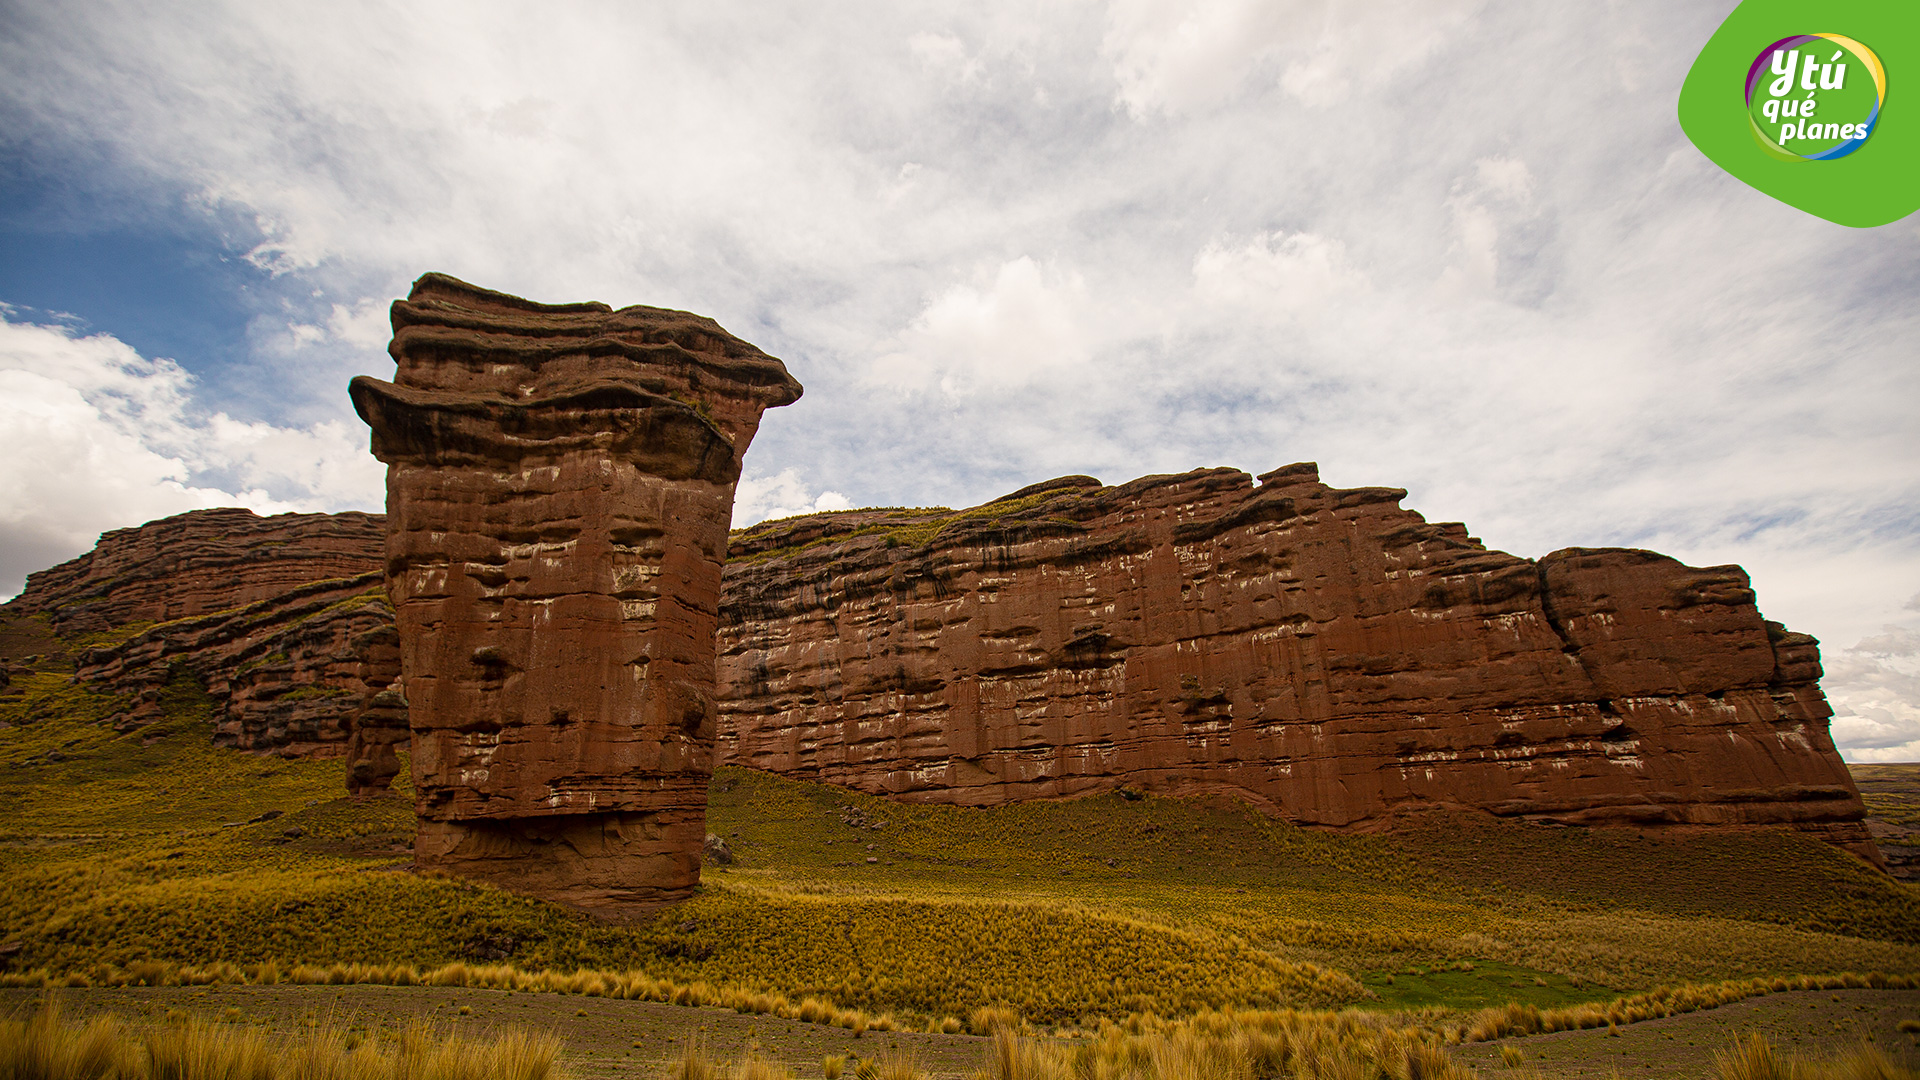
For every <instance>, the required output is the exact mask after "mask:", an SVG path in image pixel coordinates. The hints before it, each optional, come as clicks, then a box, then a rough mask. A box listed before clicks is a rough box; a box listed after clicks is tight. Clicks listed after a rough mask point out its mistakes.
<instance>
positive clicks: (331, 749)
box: [6, 508, 404, 790]
mask: <svg viewBox="0 0 1920 1080" xmlns="http://www.w3.org/2000/svg"><path fill="white" fill-rule="evenodd" d="M384 526H385V521H384V519H383V518H382V517H380V516H379V515H377V514H359V513H348V514H280V515H276V516H273V517H266V518H262V517H257V516H255V515H254V514H253V513H252V512H251V511H248V510H242V509H231V508H223V509H216V510H195V511H192V512H190V513H186V514H179V515H176V516H174V517H170V518H163V519H161V520H159V521H154V522H149V523H148V524H146V525H142V526H140V527H138V528H133V529H118V530H115V531H113V532H109V533H106V534H104V535H103V536H101V538H100V543H99V545H98V546H97V547H95V548H94V549H93V550H92V551H91V552H88V553H87V554H86V555H83V556H81V557H80V558H78V559H74V560H72V561H70V562H66V563H62V564H61V565H59V566H56V567H54V568H53V569H51V570H46V571H42V572H41V573H38V574H34V575H31V576H30V577H29V578H28V579H27V587H26V589H25V590H23V591H22V592H21V594H20V595H19V596H18V597H16V598H15V599H14V600H13V601H11V602H10V603H9V604H7V605H6V611H7V613H8V614H9V615H16V616H21V615H35V614H40V615H44V616H46V618H47V619H48V620H49V622H50V623H51V624H52V626H53V627H55V628H57V629H58V630H59V632H61V633H62V634H65V635H69V636H78V637H79V638H80V639H81V640H83V641H85V640H87V639H88V638H89V637H93V638H100V639H103V640H101V642H100V643H98V644H95V645H93V646H92V647H89V648H84V649H82V650H80V651H79V654H78V657H77V677H78V678H79V679H81V680H82V681H84V682H87V683H91V684H93V685H95V686H97V687H99V688H100V689H102V690H104V691H106V692H108V693H113V694H117V695H121V696H122V697H123V699H124V701H125V707H124V708H123V709H122V710H121V711H120V712H118V713H116V714H115V715H114V716H112V717H111V718H110V719H111V721H112V722H113V723H114V725H115V726H116V727H118V728H120V729H121V730H131V729H132V728H136V727H140V726H142V725H145V724H147V723H151V722H152V721H155V720H158V719H160V716H161V714H160V704H159V703H160V692H161V689H162V688H163V687H164V686H165V685H166V683H167V680H168V678H169V677H170V676H171V675H172V673H173V671H174V670H175V669H176V668H180V667H184V668H186V669H187V670H189V671H192V672H193V673H194V674H195V675H196V676H198V677H199V679H200V680H201V682H202V683H204V684H205V686H206V688H207V690H208V692H209V693H210V694H211V695H212V696H213V698H214V700H215V703H216V705H217V707H218V709H219V714H218V716H217V717H216V720H215V735H214V738H215V741H216V742H217V743H220V744H221V745H226V746H233V747H237V748H241V749H247V750H260V751H275V752H279V753H286V754H298V755H303V756H333V755H338V754H340V753H341V752H342V751H343V750H344V749H345V748H346V746H347V741H348V739H349V737H350V734H351V728H350V723H351V717H352V715H353V713H354V712H355V711H356V710H357V709H358V708H359V707H360V706H361V703H362V702H363V701H365V700H367V699H368V698H370V697H372V696H373V695H375V694H377V693H378V692H379V691H380V690H383V689H385V688H386V687H388V686H389V685H390V684H391V683H392V682H393V681H394V679H395V678H396V677H397V676H398V674H399V656H398V651H397V649H396V648H395V647H394V644H393V638H394V634H393V628H392V622H393V612H392V609H391V608H390V607H389V606H388V605H387V601H386V596H385V593H384V589H383V587H382V586H383V582H382V576H381V570H380V557H379V543H380V538H381V536H382V535H383V534H384V531H385V528H384ZM403 734H404V732H403ZM396 764H397V762H396ZM392 776H393V772H392V771H389V772H388V773H387V778H388V779H391V777H392ZM376 786H377V787H384V786H385V785H384V784H379V785H369V786H367V787H366V788H365V789H366V790H373V789H374V787H376Z"/></svg>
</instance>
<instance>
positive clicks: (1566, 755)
mask: <svg viewBox="0 0 1920 1080" xmlns="http://www.w3.org/2000/svg"><path fill="white" fill-rule="evenodd" d="M1405 494H1406V493H1405V492H1404V491H1401V490H1399V489H1392V488H1362V489H1357V490H1338V489H1335V488H1331V487H1328V486H1326V485H1325V484H1322V483H1320V482H1319V478H1318V471H1317V469H1316V468H1315V467H1314V466H1313V465H1311V464H1302V465H1293V466H1288V467H1287V468H1284V469H1279V470H1276V471H1274V472H1272V473H1268V474H1266V475H1265V476H1262V477H1260V478H1259V482H1258V483H1257V484H1256V483H1255V481H1254V480H1253V478H1251V477H1249V476H1247V475H1246V474H1245V473H1241V472H1238V471H1236V470H1230V469H1209V470H1201V471H1198V472H1192V473H1187V474H1183V475H1179V476H1153V477H1146V478H1143V479H1141V480H1136V481H1134V482H1132V483H1129V484H1124V485H1121V486H1119V487H1104V486H1102V485H1100V484H1099V482H1098V481H1095V480H1092V479H1090V478H1087V477H1068V478H1065V479H1062V480H1056V481H1052V482H1049V483H1046V484H1039V485H1035V486H1033V487H1031V488H1027V489H1023V490H1022V491H1019V492H1015V493H1014V494H1012V495H1010V496H1007V497H1005V498H1003V499H1001V500H997V501H995V502H993V503H990V504H987V505H986V506H982V507H977V508H974V509H972V510H968V511H963V512H960V513H952V512H924V511H922V512H914V511H904V512H875V511H852V512H846V513H838V514H820V515H811V516H808V517H804V518H796V519H789V520H786V521H779V522H772V523H768V524H765V525H762V526H759V527H757V528H754V529H751V530H748V531H747V532H745V533H744V534H742V535H739V536H736V537H735V538H734V541H733V545H732V560H733V561H732V562H731V563H730V564H729V566H728V573H727V595H726V604H725V606H724V608H723V614H724V617H723V620H722V627H721V660H720V701H721V710H722V720H721V724H720V730H721V741H720V746H721V755H722V759H723V761H724V762H727V763H732V764H739V765H745V766H749V767H752V768H757V769H764V770H768V771H772V772H778V773H782V774H786V775H790V776H798V777H804V778H807V779H815V780H822V781H826V782H829V783H835V784H842V785H846V786H849V787H855V788H860V789H863V790H866V791H870V792H874V793H878V794H885V795H889V796H892V797H895V798H899V799H908V800H925V801H938V802H950V803H963V804H969V805H989V804H997V803H1004V802H1009V801H1014V800H1019V799H1031V798H1058V797H1065V796H1072V795H1079V794H1084V793H1088V792H1095V791H1101V790H1106V789H1111V788H1118V787H1121V786H1123V785H1124V786H1128V787H1133V788H1141V789H1145V790H1150V791H1159V792H1166V793H1174V794H1202V793H1216V792H1217V793H1228V794H1232V795H1234V796H1237V797H1240V798H1243V799H1246V800H1248V801H1250V802H1252V803H1254V804H1256V805H1258V806H1261V807H1263V808H1265V809H1266V810H1267V811H1268V812H1269V813H1272V814H1275V815H1278V816H1282V817H1285V818H1288V819H1291V820H1294V821H1299V822H1306V823H1311V824H1316V825H1326V826H1337V827H1349V828H1351V827H1367V826H1371V825H1376V824H1380V823H1383V822H1385V821H1387V820H1388V819H1389V818H1390V817H1391V816H1392V815H1394V814H1395V813H1397V812H1403V811H1407V810H1413V809H1419V808H1425V807H1473V808H1479V809H1482V810H1486V811H1490V812H1492V813H1495V814H1499V815H1505V816H1513V817H1524V818H1533V819H1540V820H1548V821H1556V822H1565V823H1581V824H1586V823H1595V824H1604V823H1632V824H1637V825H1654V826H1687V825H1725V824H1787V825H1794V826H1797V827H1800V828H1805V829H1810V830H1813V831H1816V832H1820V833H1822V834H1823V835H1825V836H1826V837H1827V838H1829V839H1831V840H1834V841H1835V842H1838V843H1843V844H1846V845H1848V846H1849V847H1852V848H1853V849H1854V850H1856V851H1858V852H1859V853H1860V854H1861V855H1863V856H1864V857H1866V858H1869V859H1870V860H1877V853H1875V851H1874V849H1873V847H1872V845H1871V844H1870V843H1869V842H1868V840H1867V837H1866V834H1865V832H1864V830H1863V829H1862V827H1861V826H1860V824H1859V822H1860V819H1861V818H1862V816H1863V813H1864V810H1863V807H1862V805H1861V802H1860V799H1859V796H1858V793H1857V792H1856V791H1855V790H1854V787H1853V784H1852V781H1851V780H1850V779H1849V777H1848V774H1847V770H1846V768H1845V766H1844V765H1843V764H1842V762H1841V761H1840V758H1839V756H1838V754H1837V753H1836V752H1835V750H1834V746H1833V743H1832V742H1831V740H1830V739H1829V737H1828V733H1827V718H1828V716H1829V715H1830V710H1829V709H1828V708H1827V705H1826V701H1825V699H1824V697H1823V696H1822V695H1821V693H1820V689H1819V684H1818V679H1819V676H1820V667H1819V659H1818V649H1817V644H1816V643H1815V642H1814V640H1813V639H1812V638H1810V637H1807V636H1806V635H1804V634H1792V633H1788V632H1786V631H1785V630H1783V629H1782V628H1780V627H1779V626H1778V625H1777V624H1770V623H1767V622H1766V621H1764V620H1763V619H1762V618H1761V616H1760V614H1759V612H1758V611H1757V610H1756V609H1755V606H1754V596H1753V592H1752V590H1751V589H1750V588H1749V585H1748V580H1747V577H1746V574H1745V573H1744V572H1742V571H1741V570H1740V569H1739V568H1738V567H1733V566H1720V567H1708V568H1704V569H1702V568H1694V567H1688V566H1683V565H1681V564H1680V563H1679V562H1677V561H1675V560H1673V559H1670V558H1667V557H1665V556H1662V555H1656V554H1654V553H1652V552H1646V551H1633V550H1620V549H1601V550H1592V549H1578V548H1572V549H1567V550H1564V551H1558V552H1554V553H1553V554H1551V555H1548V556H1546V557H1545V558H1543V559H1540V560H1538V561H1534V560H1529V559H1524V558H1518V557H1515V556H1512V555H1508V554H1504V553H1502V552H1498V551H1489V550H1487V549H1486V548H1485V547H1483V546H1482V545H1481V544H1480V543H1479V542H1478V541H1477V540H1475V539H1474V538H1472V537H1470V536H1468V535H1467V532H1466V529H1465V528H1464V527H1463V526H1461V525H1458V524H1431V523H1428V522H1427V521H1426V520H1425V519H1423V518H1422V517H1421V516H1420V515H1419V514H1416V513H1413V512H1412V511H1409V510H1405V509H1402V508H1401V507H1400V505H1399V500H1400V499H1401V498H1403V497H1404V496H1405Z"/></svg>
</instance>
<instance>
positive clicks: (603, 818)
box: [413, 808, 706, 919]
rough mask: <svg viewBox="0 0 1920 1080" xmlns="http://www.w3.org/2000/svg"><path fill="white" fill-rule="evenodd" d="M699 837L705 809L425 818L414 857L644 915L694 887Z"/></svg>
mask: <svg viewBox="0 0 1920 1080" xmlns="http://www.w3.org/2000/svg"><path fill="white" fill-rule="evenodd" d="M705 838H706V814H705V813H704V811H703V809H699V808H695V809H684V810H674V811H659V812H654V813H643V812H626V813H609V814H569V815H559V816H552V817H536V818H515V819H509V820H491V819H480V820H468V821H433V820H430V819H426V818H422V819H421V821H420V826H419V831H418V832H417V833H416V834H415V836H414V842H413V861H414V865H415V866H416V867H418V868H419V869H421V870H437V871H442V872H445V873H449V874H455V875H458V876H460V877H467V878H475V879H478V880H481V881H486V882H488V883H490V884H493V885H498V886H499V887H501V888H503V889H507V890H510V891H512V892H517V893H521V894H524V895H527V896H533V897H538V898H539V899H542V900H551V901H554V902H555V903H560V904H565V905H567V906H568V907H572V908H578V909H579V910H581V911H585V912H588V913H590V914H593V915H597V916H600V917H602V918H607V919H623V918H628V917H632V916H638V915H644V914H646V913H648V912H650V911H653V910H655V909H658V908H660V907H662V906H664V905H667V904H672V903H677V902H679V901H681V900H685V899H687V898H688V897H690V896H692V895H693V890H694V887H695V886H697V885H699V884H700V850H701V843H702V842H703V841H704V840H705Z"/></svg>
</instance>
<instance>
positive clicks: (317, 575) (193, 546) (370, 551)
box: [6, 507, 385, 637]
mask: <svg viewBox="0 0 1920 1080" xmlns="http://www.w3.org/2000/svg"><path fill="white" fill-rule="evenodd" d="M384 531H385V521H384V519H382V518H381V517H380V515H378V514H358V513H347V514H276V515H274V516H272V517H259V516H256V515H255V514H254V513H253V512H252V511H251V510H243V509H240V508H238V507H224V508H220V509H215V510H194V511H192V512H189V513H185V514H176V515H175V516H173V517H170V518H161V519H160V520H158V521H151V522H148V523H147V524H145V525H141V526H139V527H137V528H131V529H115V530H114V531H112V532H108V533H102V534H101V535H100V542H99V544H98V545H97V546H95V547H94V549H93V550H92V551H89V552H87V553H86V554H85V555H82V556H80V557H79V558H77V559H72V560H69V561H67V562H64V563H61V564H60V565H59V566H56V567H53V568H52V569H50V570H42V571H40V572H39V573H36V574H29V575H28V576H27V584H26V588H24V589H22V590H21V592H20V595H19V596H17V597H15V598H14V599H13V600H11V601H9V602H8V604H7V605H6V607H7V611H8V612H9V613H11V614H19V615H33V614H44V615H46V616H47V617H48V618H49V619H50V620H51V621H52V624H53V628H54V629H55V630H56V631H57V632H59V633H60V634H61V635H63V636H68V637H71V636H74V635H83V634H99V633H105V632H108V631H124V630H125V629H126V628H127V627H128V626H130V625H136V624H150V623H162V622H170V621H172V620H175V619H185V618H193V617H196V616H200V615H210V614H213V613H215V612H220V611H229V610H232V609H235V608H240V607H244V606H246V605H248V604H252V603H257V602H259V601H263V600H264V601H271V600H275V599H277V598H279V597H282V596H284V595H285V594H286V593H287V592H288V591H289V590H291V589H294V588H296V587H298V586H301V585H306V584H308V583H310V582H315V581H324V580H328V579H339V578H354V577H359V576H361V575H363V574H366V573H368V572H370V571H375V570H378V569H380V559H379V550H380V541H381V537H382V535H383V534H384Z"/></svg>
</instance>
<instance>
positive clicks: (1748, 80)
mask: <svg viewBox="0 0 1920 1080" xmlns="http://www.w3.org/2000/svg"><path fill="white" fill-rule="evenodd" d="M1810 20H1817V21H1818V22H1820V23H1826V24H1827V25H1826V26H1819V25H1813V26H1809V25H1808V23H1809V21H1810ZM1869 43H1871V44H1869ZM1902 71H1907V72H1913V71H1920V6H1916V5H1914V4H1912V3H1910V2H1907V0H1856V2H1853V3H1837V4H1820V5H1809V4H1806V3H1801V2H1793V0H1745V2H1744V3H1742V4H1741V5H1740V6H1739V7H1738V8H1737V9H1735V10H1734V12H1733V14H1732V15H1729V16H1728V17H1727V20H1726V22H1725V23H1722V24H1721V26H1720V29H1719V30H1718V31H1716V32H1715V33H1714V35H1713V38H1712V39H1711V40H1709V41H1708V42H1707V45H1706V48H1704V49H1702V50H1701V52H1700V57H1699V59H1697V60H1695V61H1694V64H1693V69H1692V70H1691V71H1689V72H1688V73H1687V81H1686V83H1685V85H1684V86H1682V87H1681V90H1680V127H1681V130H1683V131H1685V132H1686V134H1687V138H1689V139H1691V140H1693V144H1694V146H1696V147H1698V148H1699V149H1700V152H1701V153H1703V154H1705V155H1706V156H1707V157H1708V158H1709V159H1710V160H1712V161H1713V163H1714V164H1716V165H1718V166H1720V167H1721V168H1723V169H1725V170H1727V171H1728V172H1729V173H1732V174H1733V175H1734V176H1735V177H1737V178H1739V179H1740V180H1742V181H1744V182H1746V183H1748V184H1751V185H1752V186H1754V187H1756V188H1759V189H1760V190H1761V191H1763V192H1765V193H1767V194H1768V195H1771V196H1773V197H1774V198H1776V199H1779V200H1780V201H1781V202H1784V203H1787V204H1788V205H1790V206H1794V207H1797V208H1799V209H1801V210H1805V211H1806V212H1808V213H1810V214H1816V215H1818V216H1820V217H1823V218H1826V219H1827V220H1828V221H1834V222H1838V223H1840V224H1842V225H1853V226H1857V227H1862V228H1864V227H1870V226H1874V225H1884V224H1886V223H1888V222H1890V221H1897V220H1899V219H1900V218H1903V217H1905V216H1906V215H1908V214H1910V213H1912V212H1913V211H1914V210H1916V209H1920V131H1917V130H1916V125H1915V124H1914V123H1913V122H1912V120H1911V118H1912V117H1913V116H1914V115H1915V114H1914V112H1913V111H1912V110H1911V109H1907V110H1902V109H1901V108H1900V107H1899V105H1900V102H1899V100H1898V99H1896V100H1894V101H1892V102H1890V101H1889V99H1888V88H1889V82H1890V80H1891V79H1894V78H1897V77H1898V76H1899V75H1900V73H1901V72H1902ZM1895 92H1896V93H1898V92H1899V91H1898V88H1897V87H1896V88H1895Z"/></svg>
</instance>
